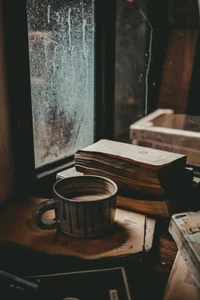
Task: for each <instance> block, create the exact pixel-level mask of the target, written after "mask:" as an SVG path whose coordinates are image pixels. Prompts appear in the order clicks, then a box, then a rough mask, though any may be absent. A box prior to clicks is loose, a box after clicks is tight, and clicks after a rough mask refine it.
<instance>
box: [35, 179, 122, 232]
mask: <svg viewBox="0 0 200 300" xmlns="http://www.w3.org/2000/svg"><path fill="white" fill-rule="evenodd" d="M117 191H118V188H117V185H116V183H115V182H113V181H112V180H110V179H108V178H105V177H101V176H93V175H90V176H89V175H85V176H77V177H69V178H65V179H61V180H59V181H58V182H56V183H55V184H54V187H53V193H54V197H53V199H50V200H46V201H44V202H42V203H41V204H40V205H39V206H38V207H36V210H35V211H34V213H33V217H34V220H35V223H36V224H37V226H38V227H40V228H41V229H53V228H59V229H60V230H61V231H62V232H63V233H65V234H67V235H70V236H74V237H81V238H97V237H102V236H105V235H108V234H110V233H111V232H112V229H113V224H114V220H115V212H116V200H117V199H116V198H117ZM50 209H55V215H56V218H55V220H47V221H45V220H42V219H41V217H42V215H43V213H44V212H45V211H47V210H50Z"/></svg>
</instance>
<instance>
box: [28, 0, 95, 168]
mask: <svg viewBox="0 0 200 300" xmlns="http://www.w3.org/2000/svg"><path fill="white" fill-rule="evenodd" d="M27 23H28V44H29V62H30V83H31V103H32V115H33V140H34V157H35V167H36V168H38V167H41V166H43V165H46V164H48V163H51V162H54V161H56V160H59V159H62V158H65V157H70V156H72V155H73V154H74V152H75V151H76V150H77V149H79V148H82V147H85V146H87V145H89V144H92V143H93V142H94V101H95V97H94V44H95V40H94V31H95V20H94V1H93V0H87V1H69V0H68V1H64V0H63V1H51V0H45V1H42V3H41V1H39V0H35V1H32V0H27Z"/></svg>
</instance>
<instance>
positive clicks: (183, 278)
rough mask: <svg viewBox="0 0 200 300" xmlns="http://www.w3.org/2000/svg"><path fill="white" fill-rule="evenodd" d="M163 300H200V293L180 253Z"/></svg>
mask: <svg viewBox="0 0 200 300" xmlns="http://www.w3.org/2000/svg"><path fill="white" fill-rule="evenodd" d="M162 299H163V300H182V299H184V300H199V299H200V293H199V291H198V289H197V287H196V284H195V283H194V281H193V279H192V278H191V274H190V272H189V270H188V267H187V264H186V263H185V261H184V259H183V257H182V256H181V253H180V251H178V253H177V255H176V258H175V261H174V264H173V267H172V270H171V273H170V276H169V278H168V282H167V285H166V288H165V291H164V295H163V297H162Z"/></svg>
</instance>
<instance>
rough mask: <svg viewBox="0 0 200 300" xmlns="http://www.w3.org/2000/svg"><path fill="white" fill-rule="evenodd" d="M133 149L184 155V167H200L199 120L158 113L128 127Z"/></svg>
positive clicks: (180, 115) (187, 116) (163, 111)
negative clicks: (185, 164)
mask: <svg viewBox="0 0 200 300" xmlns="http://www.w3.org/2000/svg"><path fill="white" fill-rule="evenodd" d="M130 140H131V141H132V143H133V144H135V145H140V146H144V147H150V148H155V149H160V150H165V151H169V152H175V153H181V154H184V155H187V164H191V165H200V117H199V116H190V115H184V114H174V111H173V110H171V109H157V110H156V111H154V112H153V113H151V114H149V115H147V116H145V117H144V118H142V119H140V120H139V121H137V122H135V123H133V124H132V125H131V126H130Z"/></svg>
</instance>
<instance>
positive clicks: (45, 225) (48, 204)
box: [33, 199, 59, 229]
mask: <svg viewBox="0 0 200 300" xmlns="http://www.w3.org/2000/svg"><path fill="white" fill-rule="evenodd" d="M56 208H57V201H56V200H54V199H48V200H46V201H44V202H42V203H40V204H39V205H38V206H37V207H36V209H35V210H34V211H33V220H34V221H35V224H36V225H37V226H38V227H39V228H40V229H55V228H58V226H59V222H58V220H56V219H49V220H42V219H41V217H42V215H43V214H44V213H45V212H46V211H48V210H52V209H55V210H56Z"/></svg>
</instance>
